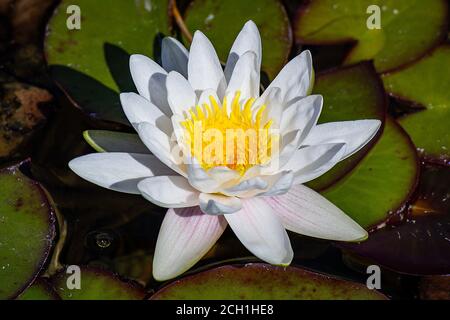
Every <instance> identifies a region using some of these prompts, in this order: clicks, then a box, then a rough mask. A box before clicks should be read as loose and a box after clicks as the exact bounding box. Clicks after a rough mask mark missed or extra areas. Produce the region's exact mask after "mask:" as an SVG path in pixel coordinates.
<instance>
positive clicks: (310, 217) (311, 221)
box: [262, 185, 367, 241]
mask: <svg viewBox="0 0 450 320" xmlns="http://www.w3.org/2000/svg"><path fill="white" fill-rule="evenodd" d="M262 199H264V200H265V201H266V203H267V204H269V206H270V207H271V208H272V209H273V210H274V211H275V212H276V213H277V214H278V216H279V217H280V218H281V219H282V221H283V224H284V226H285V227H286V229H288V230H290V231H293V232H296V233H300V234H304V235H307V236H311V237H316V238H322V239H329V240H338V241H358V240H363V239H365V238H367V232H366V231H365V230H364V229H363V228H361V227H360V226H359V225H358V224H357V223H356V222H355V221H353V220H352V219H351V218H350V217H348V216H347V215H346V214H345V213H344V212H342V210H340V209H339V208H338V207H336V206H335V205H334V204H332V203H331V202H330V201H328V200H327V199H325V198H324V197H322V196H321V195H320V194H318V193H317V192H315V191H313V190H311V189H309V188H307V187H305V186H303V185H296V186H293V187H292V188H291V190H289V192H288V193H286V194H284V195H282V196H278V197H273V198H262Z"/></svg>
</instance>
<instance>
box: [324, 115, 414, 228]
mask: <svg viewBox="0 0 450 320" xmlns="http://www.w3.org/2000/svg"><path fill="white" fill-rule="evenodd" d="M418 168H419V163H418V158H417V154H416V150H415V148H414V146H413V144H412V143H411V140H410V139H409V137H408V135H407V134H406V133H405V132H404V131H403V130H402V128H401V127H400V126H399V125H398V124H397V123H396V122H395V121H394V120H392V119H390V118H388V119H387V121H386V124H385V128H384V132H383V134H382V136H381V137H380V140H379V141H378V143H377V144H376V145H375V147H374V148H373V149H372V150H371V151H370V152H369V153H368V154H367V156H366V157H365V158H364V159H363V160H362V161H361V162H360V163H359V164H358V166H356V168H355V169H353V171H352V172H350V174H348V175H347V176H345V177H344V178H343V179H341V180H340V181H339V182H337V183H336V184H334V185H333V186H331V187H330V188H328V189H326V190H324V191H323V192H322V195H323V196H325V197H326V198H327V199H328V200H330V201H331V202H333V203H334V204H335V205H336V206H338V207H339V208H341V209H342V210H343V211H344V212H345V213H346V214H348V215H349V216H350V217H351V218H353V219H354V220H355V221H356V222H358V223H359V224H360V225H361V226H363V227H365V228H370V227H374V226H376V225H379V224H380V223H382V222H384V221H385V220H386V219H387V218H388V217H389V215H390V214H393V213H396V212H397V211H398V210H399V209H401V208H402V207H403V205H404V204H405V202H406V201H408V200H409V198H410V196H411V195H412V193H413V191H414V190H415V187H416V184H417V179H418Z"/></svg>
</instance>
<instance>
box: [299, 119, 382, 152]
mask: <svg viewBox="0 0 450 320" xmlns="http://www.w3.org/2000/svg"><path fill="white" fill-rule="evenodd" d="M380 126H381V121H380V120H358V121H342V122H330V123H324V124H319V125H317V126H315V127H314V128H313V129H312V130H311V132H310V133H309V135H308V136H307V137H306V139H305V141H304V144H306V145H314V144H321V143H338V142H344V143H345V144H346V149H345V153H344V156H343V159H345V158H348V157H350V156H352V155H353V154H355V153H356V152H358V151H359V150H361V148H363V147H364V146H365V145H366V144H367V143H368V142H369V141H370V140H372V139H373V137H374V136H375V135H376V134H377V132H378V130H379V129H380Z"/></svg>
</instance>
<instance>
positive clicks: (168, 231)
mask: <svg viewBox="0 0 450 320" xmlns="http://www.w3.org/2000/svg"><path fill="white" fill-rule="evenodd" d="M226 226H227V222H226V221H225V219H224V218H223V216H213V215H207V214H204V213H203V212H202V211H201V210H200V208H199V207H191V208H183V209H169V210H168V211H167V213H166V216H165V217H164V221H163V223H162V225H161V229H160V230H159V235H158V240H157V242H156V249H155V256H154V258H153V277H154V278H155V279H156V280H158V281H164V280H168V279H171V278H174V277H176V276H178V275H180V274H182V273H183V272H185V271H187V270H188V269H189V268H191V267H192V266H193V265H194V264H196V263H197V262H198V261H199V260H200V259H201V258H202V257H203V256H204V255H205V254H206V253H207V252H208V251H209V250H210V249H211V248H212V246H213V245H214V244H215V243H216V241H217V240H218V239H219V237H220V236H221V235H222V233H223V231H224V230H225V228H226Z"/></svg>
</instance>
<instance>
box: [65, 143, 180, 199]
mask: <svg viewBox="0 0 450 320" xmlns="http://www.w3.org/2000/svg"><path fill="white" fill-rule="evenodd" d="M69 167H70V169H72V171H73V172H75V173H76V174H77V175H79V176H80V177H82V178H83V179H85V180H87V181H89V182H92V183H94V184H96V185H99V186H101V187H104V188H108V189H111V190H115V191H120V192H125V193H133V194H139V193H140V192H139V190H138V188H137V184H138V182H139V181H141V180H142V179H145V178H148V177H152V176H159V175H174V174H175V173H174V172H173V171H172V170H170V169H169V168H168V167H167V166H166V165H164V164H163V163H161V161H159V159H158V158H156V157H155V156H153V155H150V154H133V153H115V152H107V153H92V154H88V155H85V156H82V157H79V158H76V159H73V160H72V161H70V162H69Z"/></svg>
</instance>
